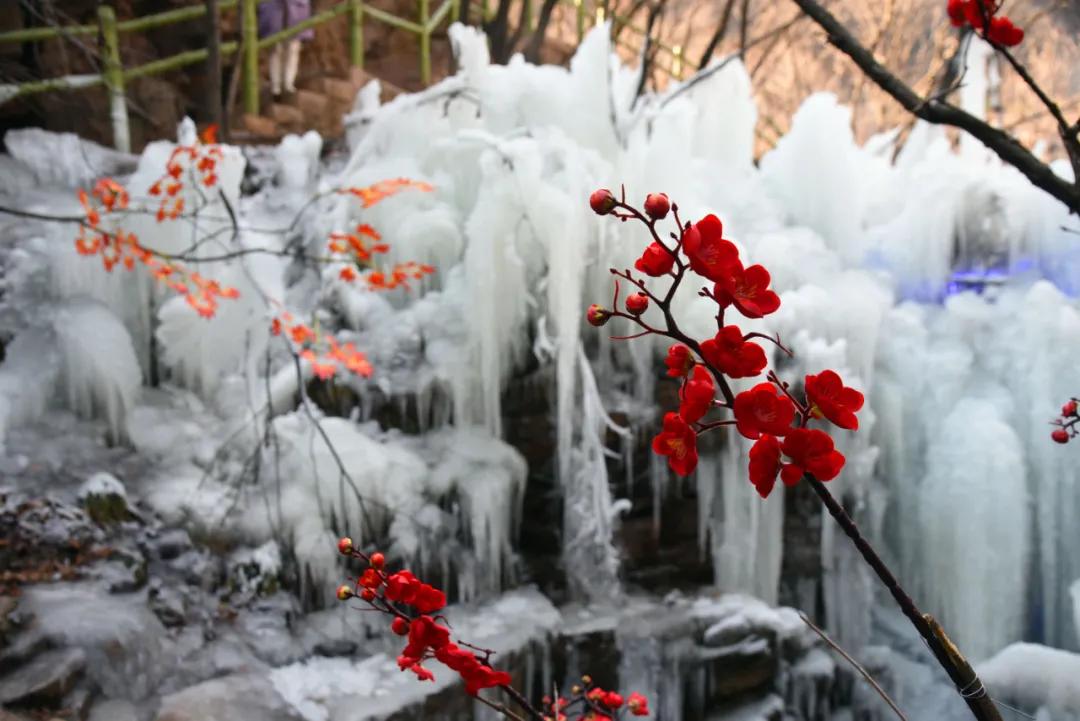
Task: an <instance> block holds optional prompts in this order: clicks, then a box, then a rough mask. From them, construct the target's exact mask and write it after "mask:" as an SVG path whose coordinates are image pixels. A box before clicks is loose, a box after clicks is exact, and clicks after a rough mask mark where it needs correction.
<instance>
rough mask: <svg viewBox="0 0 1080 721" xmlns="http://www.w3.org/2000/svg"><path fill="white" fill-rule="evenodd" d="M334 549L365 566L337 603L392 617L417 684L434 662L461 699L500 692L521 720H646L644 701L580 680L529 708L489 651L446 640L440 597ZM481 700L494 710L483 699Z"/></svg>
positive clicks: (411, 579)
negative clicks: (455, 682) (453, 675)
mask: <svg viewBox="0 0 1080 721" xmlns="http://www.w3.org/2000/svg"><path fill="white" fill-rule="evenodd" d="M337 547H338V552H339V553H341V554H342V555H344V556H348V557H350V558H356V559H360V560H362V561H365V562H367V564H368V567H367V568H366V569H365V570H364V572H363V573H362V574H361V575H360V577H359V578H357V579H356V582H355V583H352V584H345V585H342V586H340V587H338V590H337V597H338V599H339V600H341V601H348V600H349V599H351V598H357V597H358V598H360V599H361V600H363V601H365V602H366V603H367V604H368V605H369V606H370V610H374V611H379V612H381V613H385V614H387V615H389V616H391V617H392V620H391V622H390V630H391V631H393V632H394V633H395V634H397V635H399V636H407V642H406V644H405V648H404V649H402V651H401V655H399V656H398V658H397V664H398V667H399V668H400V669H401V670H402V671H412V672H413V673H414V674H415V675H416V678H417V679H418V680H420V681H433V680H435V675H434V674H433V673H432V672H431V671H430V670H429V669H428V668H427V667H425V666H424V663H425V662H426V661H430V660H432V659H434V660H436V661H439V662H440V663H442V664H443V665H444V666H446V667H447V668H449V669H451V670H452V671H456V672H457V673H458V674H459V675H460V676H461V679H462V680H463V681H464V682H465V691H466V693H468V694H470V695H472V696H478V695H479V693H480V691H482V690H484V689H486V688H496V687H501V688H502V689H504V690H505V691H507V693H509V694H510V695H511V696H512V697H513V698H514V700H515V702H517V703H518V704H519V705H521V706H522V707H523V708H525V709H526V710H527V711H528V714H527V715H528V716H529V717H531V718H537V717H540V718H543V719H544V721H568V713H570V712H571V711H573V712H575V717H574V718H575V720H576V721H613V720H614V718H615V716H616V715H617V714H619V712H620V709H622V708H624V707H625V708H626V709H628V710H629V712H630V713H631V714H633V715H635V716H647V715H648V714H649V704H648V701H647V700H646V698H645V697H644V696H642V695H641V694H639V693H632V694H630V697H629V698H628V699H625V700H624V699H623V697H622V695H621V694H619V693H616V692H615V691H605V690H604V689H601V688H599V687H595V686H593V685H592V679H590V678H589V677H588V676H583V677H582V679H581V680H582V682H583V683H584V684H585V685H584V687H582V686H577V685H575V686H574V687H573V688H572V689H571V697H570V698H564V697H562V696H559V697H557V698H556V699H554V700H553V699H552V698H551V697H550V696H545V697H544V698H543V702H542V705H541V706H540V708H539V709H536V708H534V707H532V706H531V705H530V704H529V703H528V701H527V699H524V697H523V696H522V695H521V694H520V693H518V692H516V691H514V689H513V688H511V686H510V684H511V682H512V679H511V677H510V674H508V673H507V672H505V671H498V670H496V669H494V668H492V666H491V656H492V654H493V653H494V652H493V651H488V650H484V649H477V648H476V647H475V646H472V645H470V644H467V643H465V642H463V641H456V642H455V641H454V640H451V637H450V627H449V626H448V625H446V623H445V619H443V618H442V617H441V616H434V617H433V616H431V615H430V614H432V613H434V612H436V611H438V610H440V609H442V608H443V606H445V605H446V595H445V594H444V593H443V592H442V591H440V590H438V589H437V588H434V587H433V586H430V585H428V584H426V583H423V582H422V581H420V579H418V578H417V577H416V576H415V575H413V574H412V573H411V572H410V571H404V570H403V571H398V572H397V573H392V574H391V573H387V572H386V570H385V566H386V559H385V558H384V557H383V554H381V553H372V554H371V555H370V556H368V555H365V554H364V553H362V552H360V551H359V550H358V549H357V548H356V547H355V546H354V545H353V542H352V539H350V538H342V539H341V540H339V541H338V544H337ZM403 607H411V609H409V608H405V609H403ZM410 610H411V611H412V612H409V611H410ZM440 621H441V623H440ZM481 700H482V701H484V702H485V703H487V704H488V705H489V706H493V707H495V708H498V707H496V706H494V704H492V703H491V702H489V701H486V700H485V699H481ZM503 713H504V715H506V716H507V717H508V718H520V717H518V716H516V715H514V714H512V713H510V712H509V711H507V710H505V709H503Z"/></svg>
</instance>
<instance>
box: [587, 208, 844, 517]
mask: <svg viewBox="0 0 1080 721" xmlns="http://www.w3.org/2000/svg"><path fill="white" fill-rule="evenodd" d="M669 202H670V201H668V198H667V196H666V195H662V194H652V195H650V196H649V198H648V199H647V200H646V204H645V212H644V213H642V212H640V211H638V210H637V209H635V208H633V207H631V206H629V205H627V204H626V203H625V201H624V200H617V199H615V197H614V196H613V195H611V193H610V192H609V191H597V192H596V193H594V194H593V196H592V197H591V198H590V205H592V207H593V209H594V210H595V211H596V212H597V213H598V214H600V215H613V216H615V217H616V218H619V219H620V220H637V221H640V222H642V223H643V224H645V226H646V227H647V228H648V230H649V233H650V235H651V236H652V239H651V242H650V243H649V245H648V247H647V248H646V249H645V252H644V254H643V255H642V256H641V258H639V259H638V261H637V262H636V263H635V267H636V268H637V270H638V271H640V272H641V273H643V274H645V276H648V277H652V278H657V277H661V276H668V277H670V278H671V279H672V283H673V284H674V285H675V286H676V288H674V289H670V290H666V291H665V292H663V293H659V294H657V293H653V292H651V291H650V289H649V287H648V284H647V278H640V277H635V276H634V274H633V273H632V272H631V271H630V270H624V271H618V270H615V269H612V273H613V274H614V275H616V276H618V277H619V278H622V279H625V280H626V281H628V282H630V283H631V284H633V285H634V286H636V288H637V290H638V292H636V293H634V294H633V295H631V296H629V297H628V298H627V300H626V303H625V307H626V311H625V312H623V311H620V310H618V306H619V303H618V298H619V286H618V283H616V286H615V298H614V301H613V303H612V308H613V310H607V309H605V308H602V307H600V306H597V305H594V306H592V307H591V308H590V309H589V311H588V313H587V318H588V320H589V322H590V323H592V324H593V325H598V326H599V325H603V324H605V323H607V322H608V320H610V319H611V318H613V317H620V318H625V319H627V320H628V321H630V322H631V323H634V324H636V325H638V326H640V327H641V328H642V329H643V330H644V333H642V334H641V335H648V334H659V335H663V336H666V337H668V338H671V339H672V340H674V341H675V343H674V344H673V345H672V346H670V347H669V348H668V353H667V357H666V358H665V360H664V365H665V366H666V368H667V375H668V376H669V377H672V378H681V379H682V385H681V387H680V390H679V410H678V412H669V413H666V414H665V415H664V421H663V428H662V429H661V431H660V433H658V434H657V435H656V436H655V437H654V438H653V451H654V452H655V453H657V454H659V455H662V456H666V457H667V459H668V465H669V466H670V468H671V469H672V470H673V471H674V472H675V473H677V474H678V475H680V476H686V475H688V474H690V473H691V472H692V471H693V470H694V468H696V466H697V463H698V450H697V437H698V435H700V434H701V433H704V432H706V431H709V430H712V429H713V428H717V427H720V426H730V425H734V426H735V427H736V429H737V430H738V431H739V433H741V434H742V435H743V436H745V437H746V438H748V439H750V440H753V441H755V443H754V446H753V447H752V449H751V450H750V458H749V461H750V462H749V473H750V481H751V483H752V484H753V485H754V487H755V488H756V489H757V491H758V493H759V494H761V496H762V497H765V496H768V495H769V493H770V492H772V489H773V487H774V486H775V485H776V480H777V478H778V477H779V478H780V479H782V480H783V481H784V483H785V484H788V485H793V484H795V483H797V482H798V481H799V479H801V478H802V477H803V476H804V475H806V474H811V475H813V476H814V477H815V478H817V479H818V480H821V481H829V480H832V479H833V478H835V477H836V476H837V475H838V474H839V473H840V470H841V469H842V468H843V466H844V461H845V459H844V456H843V455H842V454H841V453H840V452H839V451H837V450H836V447H835V444H834V443H833V439H832V438H831V437H830V436H829V434H828V433H826V432H825V431H824V430H820V429H817V428H809V427H807V426H808V425H809V423H810V422H811V421H813V420H818V419H824V420H827V421H830V422H831V423H833V424H834V425H836V426H838V427H840V428H844V429H847V430H856V429H858V427H859V421H858V418H857V417H856V415H855V414H856V412H857V411H859V410H860V409H861V408H862V406H863V395H862V394H861V393H859V392H858V391H856V390H854V389H853V388H849V387H847V386H845V385H844V382H843V380H842V379H841V378H840V376H839V375H838V374H837V373H836V372H835V371H832V370H825V371H822V372H821V373H818V374H816V375H808V376H806V378H805V380H804V384H803V386H804V394H805V398H804V399H802V400H800V399H798V398H796V397H795V395H793V393H792V392H791V390H790V389H789V386H788V384H787V383H783V382H781V381H780V379H779V378H778V377H777V376H776V374H775V373H769V375H768V377H767V380H766V381H765V382H762V383H758V384H757V385H755V386H753V387H752V388H750V390H747V391H744V392H742V393H739V394H735V393H733V392H732V390H731V387H730V385H729V381H730V380H731V379H736V378H755V377H758V376H760V375H761V374H762V373H763V372H764V371H765V366H766V365H767V357H766V355H765V350H764V349H763V348H762V347H761V346H760V345H758V344H757V343H755V342H753V339H754V338H765V339H767V340H770V341H772V342H774V343H776V345H777V346H779V347H780V349H781V350H783V351H784V352H787V353H789V354H790V351H788V350H787V349H786V348H784V347H783V346H782V345H781V344H780V342H779V340H778V339H773V338H768V337H767V336H765V335H763V334H760V333H744V332H743V331H742V329H741V328H740V327H739V326H738V325H736V324H734V323H725V320H724V316H725V314H726V313H727V312H728V310H729V309H732V308H733V309H734V310H735V311H737V312H738V313H739V314H740V315H742V316H744V317H746V318H762V317H764V316H767V315H769V314H771V313H774V312H776V310H777V309H778V308H779V307H780V297H779V296H778V295H777V294H776V293H775V292H774V291H773V290H772V289H771V288H770V287H769V286H770V284H771V281H772V279H771V277H770V275H769V272H768V270H766V269H765V268H764V267H763V266H761V265H750V266H744V265H743V263H742V260H741V259H740V257H739V250H738V248H737V247H736V246H735V244H734V243H732V242H731V241H730V240H728V239H727V238H725V237H724V226H723V223H721V222H720V219H719V218H717V217H716V216H715V215H707V216H705V217H704V218H702V219H701V220H700V221H698V222H697V223H693V224H691V223H686V224H683V223H682V221H681V220H680V219H679V214H678V207H677V206H676V205H673V204H672V205H665V204H667V203H669ZM669 210H670V211H671V212H673V213H674V216H675V222H676V226H677V228H678V234H677V235H673V237H674V238H675V239H676V243H675V245H674V247H672V246H669V245H668V244H667V243H665V242H664V241H663V240H662V239H661V236H660V234H659V233H658V232H657V230H656V223H657V221H659V220H660V219H661V218H663V217H665V216H666V215H667V212H668V211H669ZM661 211H663V212H661ZM689 271H693V272H694V273H696V274H697V275H698V276H701V277H702V278H704V279H706V280H708V281H710V282H711V283H712V286H711V288H709V287H706V288H702V289H701V291H700V293H699V295H701V296H703V297H706V298H710V299H711V300H713V301H714V302H715V303H716V306H717V313H716V320H717V332H716V335H715V336H713V337H712V338H706V339H703V340H700V341H699V340H695V339H693V338H690V337H688V336H687V335H686V334H684V333H683V332H682V331H681V330H680V329H679V328H678V326H677V325H676V324H675V322H674V320H673V319H672V318H671V314H670V304H671V299H672V298H673V297H674V291H675V289H677V286H678V285H679V284H680V283H681V282H682V281H683V280H685V279H686V278H687V276H688V272H689ZM639 298H643V299H644V300H643V301H642V300H638V299H639ZM650 301H651V302H652V303H654V304H656V305H658V306H659V307H660V309H661V310H662V311H664V315H665V318H666V320H667V326H666V327H665V328H654V327H652V326H651V325H648V324H647V323H645V322H644V321H643V320H641V318H640V317H639V316H640V312H638V309H639V308H641V307H642V306H647V304H648V303H649V302H650ZM642 310H643V308H642ZM717 408H722V409H727V410H728V411H730V412H731V413H732V415H733V416H734V418H733V419H730V420H709V419H708V415H709V413H710V412H711V411H712V410H713V409H717Z"/></svg>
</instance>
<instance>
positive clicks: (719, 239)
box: [682, 215, 742, 282]
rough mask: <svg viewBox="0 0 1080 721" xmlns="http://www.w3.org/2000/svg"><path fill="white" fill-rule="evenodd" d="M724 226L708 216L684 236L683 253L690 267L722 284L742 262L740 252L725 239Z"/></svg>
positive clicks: (718, 220)
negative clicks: (721, 281) (720, 281)
mask: <svg viewBox="0 0 1080 721" xmlns="http://www.w3.org/2000/svg"><path fill="white" fill-rule="evenodd" d="M723 235H724V224H723V223H721V222H720V219H719V218H717V217H716V216H715V215H706V216H705V217H704V218H702V219H701V220H699V221H698V222H697V223H695V224H694V225H692V226H690V228H689V229H687V230H686V231H685V232H684V233H683V238H682V249H683V252H684V253H686V257H687V258H689V259H690V267H691V268H692V269H693V270H694V272H695V273H697V274H698V275H702V276H704V277H706V278H708V279H709V280H711V281H714V282H716V281H719V280H720V279H722V278H723V277H724V276H725V275H727V274H729V273H731V272H732V269H733V268H734V267H735V266H738V267H739V268H741V267H742V265H741V263H740V262H739V249H738V248H736V247H735V244H734V243H732V242H731V241H730V240H726V239H725V238H724V237H723Z"/></svg>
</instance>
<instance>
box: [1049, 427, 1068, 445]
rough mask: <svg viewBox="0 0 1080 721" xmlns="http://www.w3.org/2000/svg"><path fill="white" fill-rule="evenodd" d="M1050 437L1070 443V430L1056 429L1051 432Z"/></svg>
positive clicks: (1060, 441)
mask: <svg viewBox="0 0 1080 721" xmlns="http://www.w3.org/2000/svg"><path fill="white" fill-rule="evenodd" d="M1050 437H1051V438H1053V439H1054V440H1055V441H1057V442H1058V443H1068V442H1069V432H1068V431H1067V430H1065V429H1064V428H1058V429H1057V430H1056V431H1054V432H1053V433H1051V434H1050Z"/></svg>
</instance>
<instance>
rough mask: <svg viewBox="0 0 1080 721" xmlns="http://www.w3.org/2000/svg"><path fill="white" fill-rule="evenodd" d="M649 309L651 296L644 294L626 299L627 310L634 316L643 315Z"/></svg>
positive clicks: (635, 294) (637, 294) (636, 294)
mask: <svg viewBox="0 0 1080 721" xmlns="http://www.w3.org/2000/svg"><path fill="white" fill-rule="evenodd" d="M648 307H649V296H647V295H645V294H644V293H634V294H633V295H630V296H627V298H626V310H627V311H628V312H629V313H631V314H632V315H641V314H642V313H644V312H645V309H646V308H648Z"/></svg>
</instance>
